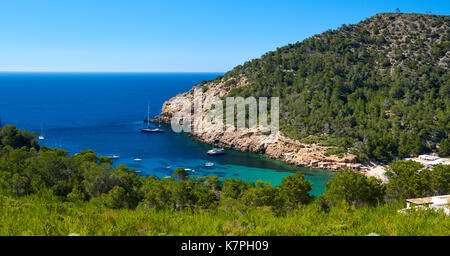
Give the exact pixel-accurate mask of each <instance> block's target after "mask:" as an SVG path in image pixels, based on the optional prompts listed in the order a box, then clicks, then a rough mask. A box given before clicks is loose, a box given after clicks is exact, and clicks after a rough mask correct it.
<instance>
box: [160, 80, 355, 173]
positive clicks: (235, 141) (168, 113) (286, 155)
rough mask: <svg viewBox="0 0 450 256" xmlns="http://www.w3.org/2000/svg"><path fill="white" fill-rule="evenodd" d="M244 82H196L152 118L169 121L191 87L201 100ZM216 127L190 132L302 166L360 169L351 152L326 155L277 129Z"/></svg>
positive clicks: (324, 149)
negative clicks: (199, 92) (273, 131)
mask: <svg viewBox="0 0 450 256" xmlns="http://www.w3.org/2000/svg"><path fill="white" fill-rule="evenodd" d="M246 84H247V80H246V79H245V78H244V77H242V78H241V79H240V80H239V81H237V82H235V83H229V82H228V81H224V79H223V78H222V79H221V80H220V81H209V82H206V83H203V84H199V85H196V86H194V87H193V88H192V89H191V90H190V91H188V92H185V93H181V94H179V95H177V96H175V97H173V98H171V99H170V100H168V101H166V102H165V103H164V104H163V107H162V110H161V116H160V117H156V118H155V120H154V121H156V122H159V121H161V122H164V123H170V122H171V120H172V117H173V115H174V113H176V112H178V111H180V106H179V102H178V100H179V97H185V98H187V99H189V100H190V101H191V102H193V95H194V90H195V89H201V90H202V92H203V93H202V97H203V99H202V100H203V101H204V100H206V99H208V98H211V97H223V96H225V95H227V94H228V92H229V91H230V90H231V89H233V88H235V87H239V86H245V85H246ZM200 122H202V121H200ZM202 125H203V124H202ZM205 126H206V125H205ZM216 128H217V127H214V125H210V124H208V127H205V129H202V130H201V131H200V132H197V131H192V132H191V133H190V135H192V136H193V137H194V138H195V139H196V140H198V141H200V142H204V143H207V144H211V145H215V146H220V147H224V148H229V149H234V150H237V151H241V152H250V153H257V154H262V155H264V156H265V157H267V158H269V159H276V160H280V161H283V162H285V163H287V164H292V165H297V166H302V167H312V168H319V169H328V170H339V169H341V168H344V167H346V166H348V167H352V168H355V169H359V168H361V164H359V163H357V160H356V156H355V155H352V154H348V153H346V154H343V155H342V156H337V155H326V152H327V150H328V149H329V148H330V147H326V146H320V145H317V144H305V143H301V142H299V141H296V140H293V139H291V138H288V137H286V136H284V135H283V134H282V133H281V132H278V133H277V134H276V135H264V134H262V133H260V132H258V131H252V130H249V129H244V130H243V131H239V132H238V131H220V129H216ZM218 130H219V131H218ZM271 136H272V137H271ZM273 136H277V140H275V142H273Z"/></svg>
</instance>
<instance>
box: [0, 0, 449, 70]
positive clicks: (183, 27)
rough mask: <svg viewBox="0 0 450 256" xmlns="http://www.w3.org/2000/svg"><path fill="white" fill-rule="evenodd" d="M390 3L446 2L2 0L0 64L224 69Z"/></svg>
mask: <svg viewBox="0 0 450 256" xmlns="http://www.w3.org/2000/svg"><path fill="white" fill-rule="evenodd" d="M397 7H398V8H400V10H401V11H402V12H419V13H425V12H428V11H431V12H432V13H433V14H446V15H448V14H449V11H450V1H445V0H444V1H435V0H427V1H423V0H422V1H415V0H409V1H347V0H341V1H312V0H311V1H300V0H297V1H293V0H292V1H289V0H284V1H283V0H278V1H266V0H259V1H252V0H247V1H246V0H240V1H237V0H236V1H234V0H233V1H213V0H210V1H195V0H191V1H185V0H177V1H169V0H168V1H151V0H95V1H93V0H73V1H69V0H65V1H61V0H39V1H36V0H1V1H0V71H93V72H99V71H100V72H105V71H111V72H223V71H227V70H230V69H231V68H233V67H234V66H236V65H238V64H242V63H243V62H245V61H246V60H250V59H253V58H258V57H260V56H261V55H262V54H264V53H265V52H267V51H270V50H274V49H276V48H277V47H280V46H283V45H286V44H288V43H295V42H297V41H302V40H303V39H305V38H307V37H310V36H312V35H314V34H317V33H321V32H323V31H325V30H327V29H330V28H332V29H334V28H337V27H339V26H340V25H342V24H349V23H356V22H359V21H361V20H363V19H365V18H368V17H370V16H372V15H373V14H376V13H379V12H394V10H395V8H397Z"/></svg>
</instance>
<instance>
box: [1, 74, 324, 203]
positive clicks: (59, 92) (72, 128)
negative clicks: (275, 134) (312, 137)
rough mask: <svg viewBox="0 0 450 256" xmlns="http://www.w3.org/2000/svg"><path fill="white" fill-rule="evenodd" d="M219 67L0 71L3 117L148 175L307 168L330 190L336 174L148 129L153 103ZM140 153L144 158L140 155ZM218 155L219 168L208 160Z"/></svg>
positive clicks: (258, 173) (248, 177)
mask: <svg viewBox="0 0 450 256" xmlns="http://www.w3.org/2000/svg"><path fill="white" fill-rule="evenodd" d="M218 75H221V74H217V73H0V117H1V118H2V121H3V123H4V124H13V125H16V126H17V127H19V128H21V129H28V130H31V131H37V132H40V131H41V130H42V131H43V135H44V136H45V140H44V141H42V142H41V144H44V145H47V146H50V147H59V148H62V149H65V150H68V151H69V152H71V153H72V154H73V153H76V152H79V151H80V150H85V149H92V150H94V151H96V152H97V153H98V154H99V155H112V154H116V155H119V156H120V159H119V160H116V161H115V164H125V165H127V166H129V167H131V168H134V169H137V170H140V171H142V173H141V174H142V175H151V174H152V175H155V176H157V177H159V178H162V177H164V176H168V175H171V174H172V172H173V170H174V169H175V168H176V167H184V168H190V169H193V170H195V172H193V175H195V176H204V175H217V176H219V178H227V177H233V178H240V179H242V180H244V181H248V182H253V181H257V180H259V179H261V180H263V181H267V182H271V183H272V184H274V185H278V184H280V182H281V179H282V178H283V177H285V176H287V175H289V174H292V173H293V172H295V171H298V170H300V171H302V172H303V173H304V174H305V175H306V178H307V179H308V180H309V181H311V182H313V191H312V193H313V194H314V195H318V194H320V193H322V192H323V191H324V190H325V187H324V182H325V181H327V180H328V179H330V178H331V177H332V173H330V172H327V171H321V170H313V169H306V168H298V167H293V166H288V165H285V164H282V163H280V162H277V161H271V160H266V159H264V158H262V157H260V156H258V155H254V154H245V153H240V152H235V151H228V154H227V155H224V156H215V157H214V156H207V155H206V154H205V152H206V151H207V150H208V149H210V148H211V146H209V145H205V144H202V143H198V142H194V141H192V140H191V139H190V138H189V137H188V136H187V135H186V134H176V133H174V132H172V131H171V129H170V126H164V129H165V130H166V132H165V133H161V134H142V133H140V129H141V128H142V126H143V122H142V120H143V119H144V118H145V117H146V115H147V104H148V103H149V104H150V110H151V117H153V116H155V115H157V114H159V113H160V111H161V106H162V104H163V102H164V101H166V100H168V99H170V98H171V97H173V96H175V95H176V94H178V93H181V92H184V91H187V90H189V89H190V88H191V87H192V86H194V85H195V84H197V83H199V82H201V81H202V80H210V79H214V78H215V77H217V76H218ZM135 158H141V159H142V162H135V161H134V160H133V159H135ZM206 162H213V163H214V164H215V165H214V166H213V167H205V166H204V164H205V163H206Z"/></svg>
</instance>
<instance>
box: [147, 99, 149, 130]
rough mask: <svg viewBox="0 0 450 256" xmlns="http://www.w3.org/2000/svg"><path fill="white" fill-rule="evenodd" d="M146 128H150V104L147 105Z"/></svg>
mask: <svg viewBox="0 0 450 256" xmlns="http://www.w3.org/2000/svg"><path fill="white" fill-rule="evenodd" d="M147 127H148V128H150V103H148V105H147Z"/></svg>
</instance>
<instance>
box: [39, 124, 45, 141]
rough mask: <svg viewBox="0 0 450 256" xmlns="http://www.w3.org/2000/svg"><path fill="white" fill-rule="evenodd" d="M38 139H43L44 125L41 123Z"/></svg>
mask: <svg viewBox="0 0 450 256" xmlns="http://www.w3.org/2000/svg"><path fill="white" fill-rule="evenodd" d="M38 139H39V140H45V137H44V125H41V133H40V134H39V137H38Z"/></svg>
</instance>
